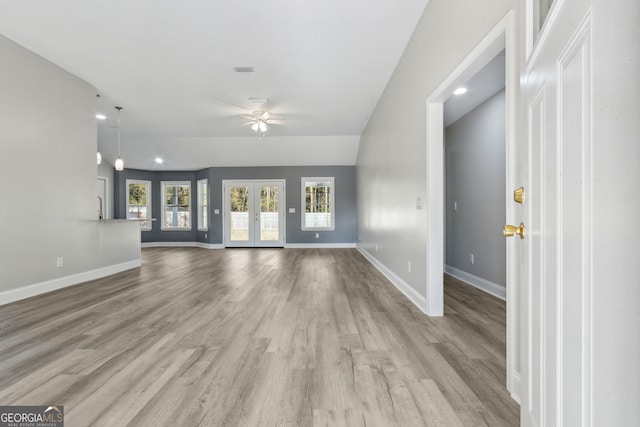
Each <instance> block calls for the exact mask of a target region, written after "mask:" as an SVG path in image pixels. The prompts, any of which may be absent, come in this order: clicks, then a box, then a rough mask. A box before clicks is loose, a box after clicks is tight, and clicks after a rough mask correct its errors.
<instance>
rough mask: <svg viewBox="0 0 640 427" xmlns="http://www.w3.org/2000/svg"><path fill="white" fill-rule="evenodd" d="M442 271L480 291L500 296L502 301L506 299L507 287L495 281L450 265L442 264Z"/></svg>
mask: <svg viewBox="0 0 640 427" xmlns="http://www.w3.org/2000/svg"><path fill="white" fill-rule="evenodd" d="M444 272H445V273H447V274H448V275H450V276H453V277H455V278H456V279H458V280H460V281H462V282H464V283H466V284H467V285H471V286H473V287H474V288H478V289H480V290H481V291H484V292H486V293H488V294H491V295H493V296H494V297H497V298H500V299H501V300H503V301H506V300H507V289H506V288H504V287H502V286H500V285H498V284H496V283H493V282H491V281H489V280H486V279H483V278H482V277H478V276H475V275H473V274H471V273H467V272H466V271H463V270H460V269H458V268H455V267H451V266H450V265H445V266H444Z"/></svg>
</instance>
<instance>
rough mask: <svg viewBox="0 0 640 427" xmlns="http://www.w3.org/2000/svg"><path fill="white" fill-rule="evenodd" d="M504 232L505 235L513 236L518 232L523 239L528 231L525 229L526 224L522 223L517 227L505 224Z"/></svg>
mask: <svg viewBox="0 0 640 427" xmlns="http://www.w3.org/2000/svg"><path fill="white" fill-rule="evenodd" d="M502 234H504V237H513V236H514V235H515V234H517V235H518V236H520V238H521V239H524V236H525V234H526V231H525V229H524V224H523V223H520V225H519V226H517V227H516V226H515V225H505V226H504V228H503V229H502Z"/></svg>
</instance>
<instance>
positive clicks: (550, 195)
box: [520, 0, 640, 427]
mask: <svg viewBox="0 0 640 427" xmlns="http://www.w3.org/2000/svg"><path fill="white" fill-rule="evenodd" d="M532 1H533V0H532ZM538 1H540V0H538ZM636 1H637V0H615V1H609V2H607V1H599V0H564V1H563V0H555V2H554V4H552V6H551V9H550V12H549V15H548V16H547V20H546V22H545V24H544V26H543V27H542V30H541V32H540V34H539V36H536V37H537V39H538V40H537V43H536V45H534V46H535V47H534V48H533V51H532V55H531V57H530V59H529V61H528V64H527V66H526V69H525V70H524V74H523V76H522V79H521V81H522V84H523V86H522V88H523V99H524V101H525V103H526V109H527V111H526V117H527V139H528V152H527V153H523V155H522V156H521V159H520V166H521V167H522V168H523V170H528V177H527V178H526V179H525V182H526V181H528V182H526V189H527V196H528V197H527V202H526V205H525V207H524V210H523V211H522V215H523V217H524V223H525V224H526V226H527V227H528V234H527V239H526V240H524V241H523V244H524V247H523V249H524V253H525V256H524V258H523V260H522V265H521V266H522V267H523V268H522V274H523V277H522V283H526V284H527V289H524V290H523V291H524V292H523V300H522V302H523V304H522V316H523V317H522V323H523V325H524V328H523V329H522V330H523V332H525V336H524V339H523V340H522V354H523V355H524V359H523V362H524V364H523V366H522V372H523V379H522V386H523V389H522V391H521V397H522V400H521V418H522V419H521V421H522V425H523V426H571V427H573V426H590V425H604V424H600V423H598V422H597V421H596V419H597V418H598V419H606V418H607V417H611V416H613V417H615V414H609V413H608V411H610V408H611V407H606V406H605V405H606V403H605V402H604V401H598V400H597V399H595V398H594V393H596V388H597V387H596V386H594V378H593V375H594V362H595V360H594V356H593V355H594V350H595V348H594V343H593V340H594V317H593V316H594V307H597V304H598V302H597V301H596V299H595V297H594V283H595V281H594V275H595V274H598V272H599V271H598V267H597V266H596V265H597V264H598V259H597V257H596V259H595V260H594V254H595V251H598V250H599V249H598V248H596V247H595V246H594V239H597V238H598V237H599V236H601V237H605V236H607V235H608V234H606V233H608V231H607V230H605V229H604V228H600V227H596V226H595V224H594V219H595V218H598V215H600V214H602V215H600V217H599V218H600V219H601V220H606V219H607V217H609V219H610V220H611V222H612V224H613V223H614V222H615V220H614V218H615V214H614V211H613V210H611V209H609V213H608V212H607V210H606V208H605V209H602V208H601V207H600V206H601V205H600V204H599V203H598V201H597V200H595V199H594V194H606V193H607V192H612V191H613V192H616V191H619V190H618V189H616V188H604V187H603V186H602V184H600V183H599V179H598V175H597V174H596V173H595V171H596V170H599V172H600V173H602V174H604V175H603V176H606V175H607V174H608V173H615V170H616V164H615V162H612V158H613V155H614V154H612V155H611V158H608V157H609V156H610V155H609V154H605V155H602V156H600V155H595V154H594V152H595V149H594V147H597V146H602V144H606V143H608V141H606V140H605V139H599V140H598V139H597V138H596V137H595V136H594V135H596V133H594V129H595V128H597V127H599V126H601V125H602V124H603V123H604V121H605V120H606V115H607V114H608V113H607V112H605V108H608V107H606V106H605V105H603V104H601V103H598V102H596V101H594V99H603V98H604V97H606V96H607V89H606V88H605V87H604V86H602V85H598V84H597V81H596V78H595V73H594V70H597V71H598V72H599V74H598V75H597V80H598V81H602V82H606V81H609V84H616V83H620V82H615V80H616V75H619V71H618V70H616V69H615V67H611V66H607V64H606V63H607V62H608V61H609V60H610V58H609V57H608V55H609V54H610V53H609V52H608V50H609V48H607V46H609V47H610V48H611V49H615V48H616V46H618V45H619V44H620V43H621V42H625V41H626V40H624V39H623V38H621V35H625V34H626V35H627V36H629V37H631V34H633V33H636V35H637V31H636V30H635V29H632V28H633V27H632V22H634V21H633V20H629V19H628V17H627V16H626V15H627V14H628V13H629V12H630V10H634V11H637V9H638V8H637V7H635V6H633V7H632V6H631V5H633V4H635V2H636ZM625 6H626V7H625ZM529 10H530V11H534V10H535V8H532V7H530V8H529ZM529 18H531V17H529ZM532 22H533V20H529V23H530V24H531V23H532ZM635 25H637V22H636V24H635ZM635 43H640V39H637V40H636V41H635ZM619 54H621V55H625V53H624V52H619ZM594 88H599V89H598V90H601V92H596V91H595V90H594ZM597 96H599V98H596V97H597ZM614 108H617V106H616V107H614ZM636 111H637V109H636ZM630 114H631V111H629V112H627V113H626V115H627V117H625V114H622V115H619V116H618V117H619V118H620V120H621V123H622V122H624V121H626V120H629V115H630ZM636 119H637V118H636ZM624 132H625V131H624V129H623V128H621V129H620V131H619V132H618V135H611V137H612V138H625V136H624ZM629 142H631V141H629ZM635 142H636V143H637V141H635ZM603 153H606V151H603ZM629 161H630V160H629ZM623 165H624V163H619V166H620V167H623ZM635 180H636V181H637V178H635ZM621 194H623V193H622V192H621ZM639 207H640V206H639V203H638V201H637V199H636V200H633V201H629V203H627V204H626V206H625V209H628V210H631V211H636V212H637V211H638V208H639ZM605 240H606V241H608V242H609V244H610V250H611V251H619V250H620V249H619V248H618V247H617V246H616V245H615V241H614V239H610V238H606V239H605ZM604 268H605V267H603V270H602V272H604ZM606 274H607V275H609V277H610V280H611V281H616V280H624V274H623V273H622V272H621V271H617V272H616V271H607V273H606ZM600 285H601V286H602V285H605V284H604V283H600ZM636 303H637V302H636ZM613 313H614V312H613V311H612V314H613ZM603 320H605V319H600V321H601V322H602V321H603ZM636 326H637V325H636ZM636 331H637V329H636ZM634 381H640V378H635V379H634ZM615 392H620V393H621V396H620V397H621V398H622V399H624V397H623V394H624V392H623V390H617V391H615ZM638 397H640V396H636V398H638ZM597 407H601V410H598V411H599V412H594V411H596V408H597ZM611 412H612V413H614V412H616V411H614V410H611ZM637 421H638V420H635V422H637ZM607 425H608V424H607Z"/></svg>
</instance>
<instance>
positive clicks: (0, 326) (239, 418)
mask: <svg viewBox="0 0 640 427" xmlns="http://www.w3.org/2000/svg"><path fill="white" fill-rule="evenodd" d="M143 264H144V265H143V267H142V268H140V269H136V270H132V271H129V272H125V273H121V274H118V275H115V276H111V277H108V278H105V279H101V280H96V281H93V282H89V283H86V284H82V285H78V286H74V287H71V288H67V289H63V290H60V291H56V292H53V293H50V294H47V295H42V296H39V297H35V298H32V299H29V300H25V301H21V302H18V303H14V304H10V305H6V306H2V307H0V389H1V390H0V404H2V405H16V404H31V405H49V404H59V405H64V407H65V421H66V425H67V426H69V427H75V426H85V425H92V426H125V425H131V426H147V425H148V426H243V427H244V426H280V425H283V426H284V425H300V426H311V425H313V426H333V425H336V426H337V425H341V426H385V427H386V426H403V427H404V426H460V425H463V426H484V425H488V426H514V425H518V413H519V407H518V405H517V404H516V403H515V402H514V401H513V400H511V399H510V397H509V396H508V393H507V391H506V389H505V387H504V384H505V306H504V303H503V302H502V301H500V300H498V299H495V298H493V297H490V296H488V295H486V294H484V293H482V292H479V291H477V290H475V289H473V288H470V287H468V286H465V285H461V284H460V283H457V282H456V281H454V280H453V279H451V278H447V284H446V288H445V298H446V299H445V301H446V310H445V313H446V314H445V316H444V317H442V318H429V317H427V316H425V315H424V314H422V313H421V312H420V311H419V310H418V309H417V308H415V307H414V306H413V305H412V304H411V303H410V302H409V301H408V300H407V299H406V298H405V297H404V296H403V295H402V294H401V293H400V292H398V291H397V290H396V289H395V288H394V287H393V286H392V285H391V284H390V283H388V282H387V280H386V279H385V278H384V277H383V276H382V275H381V274H380V273H378V271H377V270H375V269H374V268H373V267H372V266H371V265H370V264H369V263H368V262H367V261H366V260H365V259H364V258H363V257H362V256H361V255H360V254H359V253H358V252H357V251H356V250H354V249H324V250H312V249H304V250H302V249H227V250H204V249H196V248H171V249H162V248H155V249H145V250H143Z"/></svg>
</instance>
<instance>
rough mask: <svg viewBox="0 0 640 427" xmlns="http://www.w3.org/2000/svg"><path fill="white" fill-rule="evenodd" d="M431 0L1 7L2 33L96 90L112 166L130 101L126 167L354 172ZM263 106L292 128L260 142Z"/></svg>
mask: <svg viewBox="0 0 640 427" xmlns="http://www.w3.org/2000/svg"><path fill="white" fill-rule="evenodd" d="M427 2H428V0H405V1H395V0H349V1H344V0H324V1H322V2H310V1H304V0H302V1H301V0H297V1H291V0H271V1H258V0H226V1H224V0H223V1H220V0H218V1H211V0H190V1H184V2H177V1H166V0H162V1H151V0H146V1H130V0H129V1H125V0H108V1H102V2H94V1H86V0H59V1H50V0H29V1H22V2H16V1H8V0H0V10H1V13H0V34H2V35H4V36H5V37H8V38H10V39H12V40H14V41H16V42H17V43H19V44H21V45H22V46H24V47H26V48H27V49H29V50H32V51H34V52H35V53H37V54H39V55H41V56H43V57H45V58H46V59H48V60H50V61H51V62H53V63H55V64H57V65H59V66H60V67H62V68H64V69H65V70H67V71H69V72H71V73H72V74H75V75H76V76H78V77H80V78H81V79H83V80H85V81H87V82H88V83H90V84H91V85H93V86H95V87H96V89H97V91H98V93H100V94H101V95H102V97H101V98H100V99H99V100H98V102H97V106H96V109H97V111H98V110H99V111H101V112H104V113H106V114H107V115H108V116H109V119H108V120H105V121H103V122H100V123H99V124H98V129H99V138H98V141H99V148H100V150H101V151H102V152H103V153H104V157H105V158H106V159H107V160H109V161H110V162H113V161H114V159H115V157H116V155H117V154H116V153H117V144H116V132H115V127H114V125H115V121H114V117H115V110H114V109H113V107H114V106H115V105H120V106H122V107H124V110H123V111H122V115H121V132H122V155H123V158H124V159H125V167H129V168H141V169H167V170H187V169H200V168H204V167H208V166H218V165H220V166H251V165H313V164H355V160H356V155H357V150H358V144H359V138H360V134H361V133H362V130H363V128H364V126H365V125H366V123H367V120H368V118H369V116H370V114H371V112H372V110H373V108H374V107H375V105H376V103H377V101H378V98H379V97H380V95H381V93H382V91H383V90H384V88H385V86H386V84H387V81H388V80H389V77H390V76H391V74H392V72H393V70H394V68H395V66H396V64H397V62H398V60H399V58H400V56H401V55H402V52H403V50H404V48H405V46H406V44H407V42H408V40H409V38H410V36H411V34H412V32H413V30H414V28H415V26H416V24H417V22H418V20H419V18H420V16H421V15H422V13H423V11H424V9H425V6H426V4H427ZM234 66H252V67H253V68H254V72H252V73H236V72H235V71H234V68H233V67H234ZM250 98H267V99H268V100H269V103H268V104H266V105H260V104H254V103H253V102H252V101H251V100H250ZM260 110H262V111H270V112H271V113H272V114H273V115H274V118H276V119H280V121H281V124H277V125H272V126H271V129H270V130H269V131H268V132H267V134H266V135H265V137H264V138H262V139H260V137H259V135H258V134H257V133H255V132H253V131H252V130H251V129H250V127H249V126H245V125H243V124H244V123H245V122H246V121H247V120H246V119H245V118H243V117H242V115H247V114H249V115H250V114H252V112H254V111H260ZM156 156H161V157H162V158H163V159H164V160H165V162H164V164H162V165H158V164H156V163H155V162H154V160H153V159H154V158H155V157H156Z"/></svg>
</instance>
